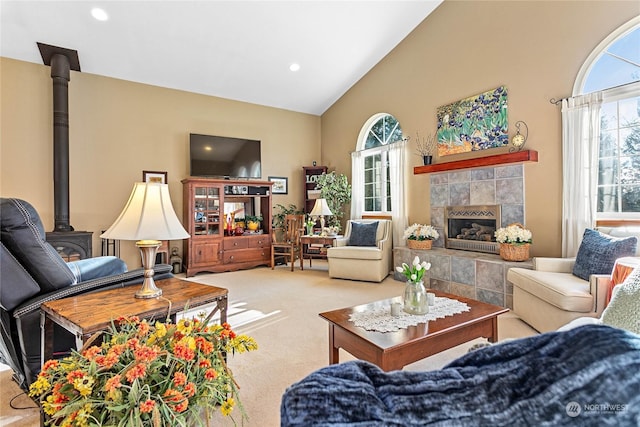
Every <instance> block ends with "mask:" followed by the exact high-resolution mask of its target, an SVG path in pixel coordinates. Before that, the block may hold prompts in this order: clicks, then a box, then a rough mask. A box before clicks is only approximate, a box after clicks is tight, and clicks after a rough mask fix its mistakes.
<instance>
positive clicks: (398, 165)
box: [389, 140, 407, 248]
mask: <svg viewBox="0 0 640 427" xmlns="http://www.w3.org/2000/svg"><path fill="white" fill-rule="evenodd" d="M406 151H407V141H406V140H402V141H398V142H395V143H393V144H389V183H390V187H391V219H392V225H393V246H394V247H396V248H397V247H400V246H404V245H405V240H404V239H403V238H402V235H403V234H404V230H405V228H407V197H406V196H407V195H406V191H405V189H406V188H407V174H406V168H407V161H406V157H407V156H406Z"/></svg>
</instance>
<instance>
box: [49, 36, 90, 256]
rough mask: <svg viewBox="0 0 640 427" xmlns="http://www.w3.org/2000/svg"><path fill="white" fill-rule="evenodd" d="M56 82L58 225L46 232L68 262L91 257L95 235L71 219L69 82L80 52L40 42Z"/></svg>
mask: <svg viewBox="0 0 640 427" xmlns="http://www.w3.org/2000/svg"><path fill="white" fill-rule="evenodd" d="M38 49H39V50H40V55H41V56H42V61H43V62H44V64H45V65H50V66H51V79H52V80H53V201H54V220H55V226H54V230H53V231H52V232H49V233H46V235H47V242H49V243H50V244H51V245H52V246H53V247H54V248H56V250H57V251H58V253H59V254H60V255H61V256H62V257H63V258H64V259H65V260H66V261H74V260H77V259H83V258H91V256H92V254H91V246H92V245H91V239H92V234H93V233H91V232H88V231H74V229H73V227H72V226H71V222H70V219H69V80H70V79H71V70H74V71H80V61H79V60H78V52H77V51H75V50H71V49H65V48H62V47H57V46H51V45H48V44H44V43H38Z"/></svg>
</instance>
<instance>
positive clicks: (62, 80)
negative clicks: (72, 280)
mask: <svg viewBox="0 0 640 427" xmlns="http://www.w3.org/2000/svg"><path fill="white" fill-rule="evenodd" d="M51 78H52V79H53V200H54V221H55V223H54V231H73V227H72V226H71V224H70V219H69V80H70V66H69V59H68V58H67V57H66V56H65V55H61V54H59V53H58V54H54V55H53V56H52V57H51Z"/></svg>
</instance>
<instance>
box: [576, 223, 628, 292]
mask: <svg viewBox="0 0 640 427" xmlns="http://www.w3.org/2000/svg"><path fill="white" fill-rule="evenodd" d="M637 246H638V239H637V238H636V237H633V236H632V237H625V238H618V237H611V236H609V235H607V234H604V233H600V232H599V231H597V230H592V229H590V228H587V229H586V230H585V231H584V235H583V236H582V243H580V248H579V249H578V255H577V256H576V263H575V265H574V266H573V274H574V275H575V276H578V277H579V278H581V279H583V280H589V276H591V275H592V274H611V271H612V270H613V265H614V264H615V262H616V259H618V258H622V257H625V256H635V254H636V248H637Z"/></svg>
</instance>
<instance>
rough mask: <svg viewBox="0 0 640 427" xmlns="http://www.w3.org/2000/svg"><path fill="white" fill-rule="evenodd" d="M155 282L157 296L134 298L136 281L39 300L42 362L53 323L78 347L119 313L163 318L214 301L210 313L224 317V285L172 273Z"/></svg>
mask: <svg viewBox="0 0 640 427" xmlns="http://www.w3.org/2000/svg"><path fill="white" fill-rule="evenodd" d="M156 285H157V286H158V287H159V288H160V289H162V296H160V297H158V298H149V299H137V298H135V297H134V294H135V293H136V292H137V291H138V289H140V285H131V286H126V287H124V288H117V289H110V290H106V291H99V292H92V293H88V294H82V295H77V296H74V297H69V298H63V299H59V300H56V301H48V302H45V303H44V304H42V306H41V307H40V308H41V314H40V316H41V321H40V325H41V337H40V339H41V341H40V343H41V346H42V351H41V354H42V356H41V362H42V364H44V362H45V361H46V360H49V359H51V358H52V356H53V328H54V324H57V325H60V326H61V327H63V328H64V329H66V330H67V331H69V332H71V333H72V334H73V335H75V337H76V348H77V349H78V350H79V349H81V348H82V346H83V344H84V342H85V341H86V340H87V339H89V338H90V337H91V336H92V335H93V334H95V333H96V332H100V331H104V330H107V329H108V328H109V326H110V325H111V322H112V321H113V320H115V319H117V318H118V317H120V316H138V317H140V318H141V319H161V320H164V319H166V318H167V317H169V316H174V315H175V314H177V313H180V312H184V311H187V310H192V309H195V308H198V307H203V306H205V305H211V304H215V307H213V310H212V313H215V312H217V311H220V323H223V322H226V321H227V295H228V290H227V289H225V288H218V287H215V286H208V285H202V284H200V283H193V282H189V281H186V280H181V279H178V278H175V277H172V278H170V279H164V280H158V281H156Z"/></svg>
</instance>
